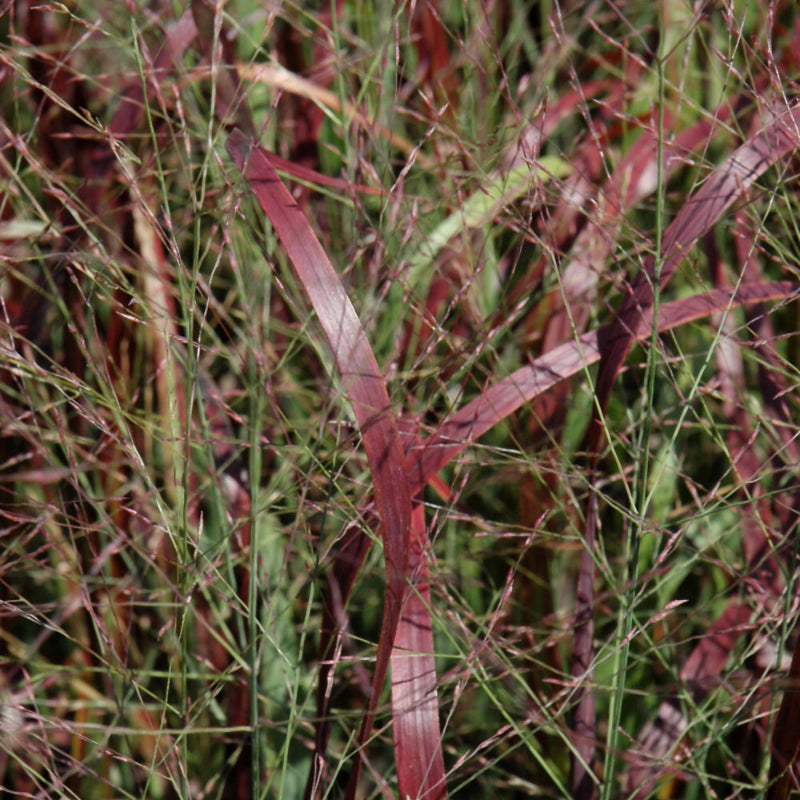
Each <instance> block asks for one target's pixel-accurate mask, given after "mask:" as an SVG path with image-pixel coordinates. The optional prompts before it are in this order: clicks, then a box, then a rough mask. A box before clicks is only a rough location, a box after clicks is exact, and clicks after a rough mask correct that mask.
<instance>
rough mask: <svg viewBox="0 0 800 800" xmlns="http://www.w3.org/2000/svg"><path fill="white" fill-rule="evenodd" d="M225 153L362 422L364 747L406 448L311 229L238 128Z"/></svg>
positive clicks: (400, 513) (395, 572) (405, 512)
mask: <svg viewBox="0 0 800 800" xmlns="http://www.w3.org/2000/svg"><path fill="white" fill-rule="evenodd" d="M227 149H228V152H229V153H230V155H231V157H232V158H233V160H234V161H235V162H236V165H237V166H238V168H239V169H240V170H241V171H242V174H243V175H244V177H245V179H246V180H247V181H248V183H249V184H250V186H251V188H252V190H253V193H254V194H255V196H256V198H257V200H258V202H259V204H260V205H261V207H262V208H263V210H264V212H265V213H266V214H267V216H268V217H269V220H270V222H271V223H272V225H273V227H274V229H275V232H276V234H277V235H278V238H279V239H280V241H281V243H282V245H283V246H284V248H285V249H286V252H287V254H288V256H289V258H290V260H291V262H292V265H293V266H294V269H295V270H296V272H297V275H298V277H299V279H300V281H301V283H302V284H303V287H304V289H305V291H306V293H307V294H308V297H309V300H310V301H311V305H312V306H313V308H314V311H315V312H316V314H317V318H318V319H319V323H320V325H321V327H322V329H323V331H324V333H325V337H326V339H327V342H328V345H329V346H330V349H331V351H332V353H333V358H334V361H335V363H336V366H337V368H338V370H339V373H340V374H341V377H342V387H343V391H344V394H345V396H346V397H347V399H348V400H349V402H350V405H351V406H352V408H353V413H354V414H355V417H356V420H357V422H358V425H359V429H360V431H361V435H362V438H363V441H364V449H365V450H366V453H367V459H368V462H369V466H370V470H371V473H372V481H373V487H374V492H375V500H376V504H377V507H378V512H379V514H380V518H381V531H382V535H383V542H384V553H385V559H386V572H387V586H386V602H385V606H384V616H383V623H382V627H381V634H380V641H379V643H378V653H377V657H376V663H375V675H374V680H373V686H372V693H371V695H370V700H369V703H368V706H367V709H366V713H365V715H364V720H363V724H362V727H361V731H360V733H359V739H358V744H359V747H363V746H364V745H365V743H366V742H367V740H368V739H369V736H370V733H371V731H372V725H373V719H374V713H375V709H376V707H377V704H378V698H379V696H380V691H381V687H382V685H383V682H384V678H385V676H386V672H387V669H388V667H389V659H390V655H391V649H392V644H393V641H394V638H395V634H396V631H397V625H398V622H399V620H400V610H401V603H402V598H403V592H404V588H405V582H406V575H407V568H406V565H407V560H408V546H409V526H410V522H411V500H410V492H409V487H408V477H407V475H406V469H405V460H404V455H403V450H402V447H401V444H400V439H399V436H398V433H397V425H396V422H395V418H394V416H393V413H392V409H391V404H390V402H389V396H388V394H387V391H386V385H385V383H384V380H383V376H382V375H381V372H380V369H379V368H378V364H377V362H376V361H375V357H374V355H373V353H372V350H371V349H370V346H369V342H368V341H367V338H366V335H365V334H364V330H363V328H362V326H361V323H360V321H359V319H358V316H357V314H356V312H355V309H354V308H353V305H352V303H351V302H350V299H349V298H348V296H347V293H346V292H345V290H344V287H343V286H342V283H341V281H340V280H339V277H338V275H337V274H336V271H335V270H334V268H333V266H332V265H331V263H330V261H329V259H328V257H327V255H326V254H325V251H324V250H323V248H322V245H321V244H320V243H319V240H318V239H317V238H316V236H315V235H314V232H313V230H312V228H311V225H310V224H309V222H308V220H307V219H306V218H305V216H304V215H303V212H302V211H301V209H300V207H299V206H298V205H297V203H295V201H294V199H293V198H292V196H291V194H290V193H289V191H288V189H287V188H286V187H285V186H284V185H283V183H282V182H281V180H280V178H279V177H278V175H277V173H276V172H275V169H274V168H273V166H272V164H271V163H270V159H269V158H268V157H267V155H266V153H265V152H264V151H263V150H262V149H261V148H259V147H257V146H255V145H253V144H252V143H251V141H250V140H249V139H247V137H246V136H245V135H244V134H243V133H241V131H238V130H235V131H233V133H231V135H230V137H229V139H228V143H227ZM360 765H361V759H357V760H356V762H355V764H354V767H353V772H352V773H351V777H350V788H349V789H348V794H349V795H350V796H353V794H354V792H355V787H356V785H357V782H358V777H359V774H360Z"/></svg>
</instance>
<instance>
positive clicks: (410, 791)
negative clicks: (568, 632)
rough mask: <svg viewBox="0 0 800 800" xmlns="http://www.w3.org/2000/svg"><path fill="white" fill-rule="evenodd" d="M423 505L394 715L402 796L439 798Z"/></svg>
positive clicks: (397, 657) (400, 634)
mask: <svg viewBox="0 0 800 800" xmlns="http://www.w3.org/2000/svg"><path fill="white" fill-rule="evenodd" d="M427 538H428V537H427V532H426V529H425V507H424V506H423V505H420V504H418V505H415V506H414V510H413V513H412V517H411V553H410V556H409V572H410V574H411V575H412V581H411V585H409V587H408V589H407V592H406V599H405V602H404V604H403V615H402V617H401V618H400V624H399V625H398V628H397V636H396V637H395V640H394V651H393V653H392V714H393V718H394V723H393V727H394V742H395V753H396V757H397V778H398V783H399V788H400V797H414V798H420V800H441V798H443V797H445V796H446V795H447V788H446V786H445V779H444V758H443V756H442V747H441V733H440V730H439V704H438V703H437V697H436V664H435V663H434V658H433V631H432V629H431V614H430V602H431V593H430V586H429V584H428V563H427V560H426V558H425V552H424V551H425V546H426V545H427Z"/></svg>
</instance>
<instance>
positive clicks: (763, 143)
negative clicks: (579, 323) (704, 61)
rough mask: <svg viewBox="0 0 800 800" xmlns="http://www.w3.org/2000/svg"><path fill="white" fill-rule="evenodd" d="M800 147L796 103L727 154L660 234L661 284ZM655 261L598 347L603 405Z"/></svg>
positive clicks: (649, 289) (646, 302)
mask: <svg viewBox="0 0 800 800" xmlns="http://www.w3.org/2000/svg"><path fill="white" fill-rule="evenodd" d="M798 145H800V105H796V106H794V107H793V108H792V109H790V110H789V111H787V112H785V113H784V114H782V115H781V116H779V117H777V118H775V119H773V120H772V121H771V122H770V123H769V124H767V125H766V126H765V127H764V128H762V129H761V130H760V131H759V132H758V133H757V134H755V135H754V136H752V137H751V138H750V139H748V141H747V142H745V143H744V144H743V145H742V146H741V147H739V148H738V149H737V150H736V151H735V152H734V153H732V154H731V155H730V156H729V157H728V158H727V159H726V160H725V161H724V162H723V163H722V164H720V165H719V167H717V169H716V170H715V171H714V172H713V173H712V175H711V176H710V177H709V179H708V180H707V181H706V183H705V184H703V186H702V187H701V188H700V189H699V191H698V192H697V193H696V194H695V195H694V196H693V197H691V198H690V199H689V200H688V201H687V202H686V203H685V204H684V205H683V207H682V208H681V210H680V211H679V212H678V214H677V216H676V217H675V219H674V220H673V221H672V224H671V225H670V226H669V227H668V228H667V230H666V231H665V233H664V240H663V243H662V252H663V256H664V262H663V265H662V268H661V274H660V276H659V283H660V286H661V287H663V286H665V285H666V284H667V283H668V282H669V279H670V278H671V277H672V275H673V273H674V272H675V270H676V269H677V267H678V265H679V264H680V262H681V261H682V260H683V259H684V257H685V255H686V253H687V252H688V250H689V249H690V248H691V247H692V246H693V245H694V244H695V242H697V240H698V239H699V238H700V237H701V236H702V235H703V234H704V233H705V232H706V231H708V230H709V229H710V228H711V227H712V225H714V224H715V223H716V222H717V221H718V220H719V218H720V217H721V216H722V214H723V213H724V212H725V211H726V210H727V209H728V208H730V207H731V206H732V205H733V203H734V202H735V201H736V200H737V199H738V198H740V197H741V196H742V195H743V194H744V193H745V192H746V191H747V189H748V188H749V187H750V186H752V184H753V182H754V181H755V180H756V179H757V178H758V177H759V176H761V175H763V174H764V172H765V171H766V170H767V169H769V167H771V166H772V165H773V164H775V163H776V162H777V161H778V160H780V159H781V158H783V157H784V156H785V155H787V154H788V153H790V152H791V151H792V150H795V149H796V148H797V147H798ZM654 281H655V260H654V258H653V257H652V256H651V257H650V258H648V259H647V261H646V262H645V265H644V268H643V269H642V271H641V272H640V273H639V274H638V275H637V276H636V279H635V280H634V282H633V285H632V286H631V289H630V293H629V294H628V296H627V297H626V298H625V300H624V301H623V303H622V305H621V307H620V309H619V311H618V312H617V315H616V318H615V321H614V322H613V323H612V325H613V335H612V336H610V337H609V339H608V341H607V344H606V347H605V348H604V350H603V359H602V364H601V366H600V372H599V374H598V376H597V385H596V392H597V399H598V401H599V403H600V406H601V407H602V408H605V407H606V405H607V403H608V398H609V397H610V394H611V388H612V386H613V384H614V381H615V380H616V376H617V373H618V372H619V370H620V368H621V366H622V363H623V362H624V361H625V358H626V356H627V355H628V352H629V350H630V348H631V344H632V343H633V333H632V332H633V331H634V330H636V328H637V326H638V325H639V320H640V319H641V317H642V315H643V313H644V312H645V311H646V310H647V309H648V308H650V306H652V304H653V297H654V290H653V287H654ZM600 430H601V429H600V427H599V426H595V427H594V428H593V438H594V441H593V442H592V444H593V445H594V446H590V448H589V449H590V451H594V450H597V445H598V444H599V438H598V437H599V435H600Z"/></svg>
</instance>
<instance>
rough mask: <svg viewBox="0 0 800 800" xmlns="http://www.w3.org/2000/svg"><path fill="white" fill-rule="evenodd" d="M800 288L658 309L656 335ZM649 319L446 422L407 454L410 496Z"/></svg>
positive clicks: (716, 293)
mask: <svg viewBox="0 0 800 800" xmlns="http://www.w3.org/2000/svg"><path fill="white" fill-rule="evenodd" d="M798 290H800V285H798V284H796V283H793V282H791V281H779V282H776V283H761V284H747V285H746V286H740V287H739V289H738V291H734V290H728V289H715V290H713V291H710V292H707V293H704V294H700V295H696V296H694V297H690V298H684V299H681V300H673V301H672V302H670V303H665V304H664V305H663V306H661V309H660V310H659V316H658V329H659V331H660V332H661V333H663V332H665V331H668V330H671V329H673V328H677V327H679V326H680V325H683V324H686V323H687V322H692V321H694V320H697V319H700V318H702V317H705V316H708V315H709V314H711V313H713V312H714V311H724V310H725V309H726V308H734V307H736V306H739V305H749V304H752V303H758V302H764V301H767V300H785V299H787V298H790V297H792V295H796V293H797V292H798ZM651 323H652V313H644V314H643V315H642V316H640V317H639V318H638V320H637V321H636V322H635V324H634V327H633V329H632V330H631V332H630V333H628V331H622V332H621V333H620V332H619V330H618V328H617V326H616V325H615V324H611V325H608V326H605V327H603V328H600V329H599V330H596V331H590V332H589V333H586V334H584V335H583V336H581V337H580V338H579V339H578V340H577V341H572V342H566V343H565V344H562V345H560V346H559V347H556V348H554V349H553V350H551V351H550V352H548V353H545V354H544V355H542V356H540V357H539V358H537V359H536V360H535V361H533V362H532V363H531V364H529V365H527V366H525V367H521V368H520V369H518V370H516V371H515V372H513V373H512V374H511V375H509V376H508V377H507V378H504V379H503V380H502V381H500V382H499V383H497V384H495V385H494V386H492V387H490V388H488V389H487V390H486V391H484V392H483V393H482V394H481V395H480V396H479V397H476V398H475V399H474V400H472V401H471V402H470V403H468V404H467V405H466V406H464V408H462V409H461V410H460V411H458V412H456V413H455V414H454V415H453V416H452V417H450V419H448V420H446V421H445V422H444V423H443V424H442V426H441V428H440V429H439V432H438V433H436V434H434V435H432V436H431V437H429V438H428V439H427V440H426V441H425V442H424V443H423V444H422V445H421V446H420V447H419V448H415V449H413V450H411V452H409V454H408V456H407V467H408V474H409V479H410V482H411V491H412V494H413V495H416V494H417V493H418V492H420V491H421V490H422V489H423V488H424V486H425V485H426V484H427V483H428V481H429V480H430V479H431V478H432V477H433V476H434V475H435V474H436V473H437V472H438V471H439V470H440V469H442V468H443V467H444V466H446V465H447V464H448V463H449V462H450V461H451V460H452V459H454V458H455V457H456V456H457V455H458V454H459V453H461V452H463V451H464V450H465V449H466V448H467V447H468V446H469V445H470V444H471V443H472V442H474V441H475V440H477V439H478V438H479V437H481V436H482V435H483V434H484V433H486V432H487V431H488V430H490V429H491V428H492V427H494V426H495V425H496V424H497V423H498V422H500V421H501V420H503V419H505V418H506V417H508V416H509V415H510V414H513V413H514V412H515V411H516V410H517V409H519V408H520V407H521V406H523V405H524V404H525V403H529V402H530V401H531V400H534V399H535V398H537V397H539V396H541V395H542V394H544V393H545V392H546V391H548V390H549V389H550V388H551V387H552V386H554V385H555V384H557V383H559V382H561V381H563V380H566V379H567V378H571V377H573V376H575V375H577V374H578V373H580V372H581V371H582V370H583V369H585V368H586V367H588V366H590V365H591V364H594V363H595V362H597V361H599V360H600V358H601V354H602V353H603V352H605V351H606V350H607V349H608V348H609V347H610V346H613V344H614V341H613V340H612V338H613V337H616V338H619V337H620V336H622V337H624V338H626V339H630V340H631V341H632V340H642V339H644V338H646V337H647V336H649V335H650V325H651Z"/></svg>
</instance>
